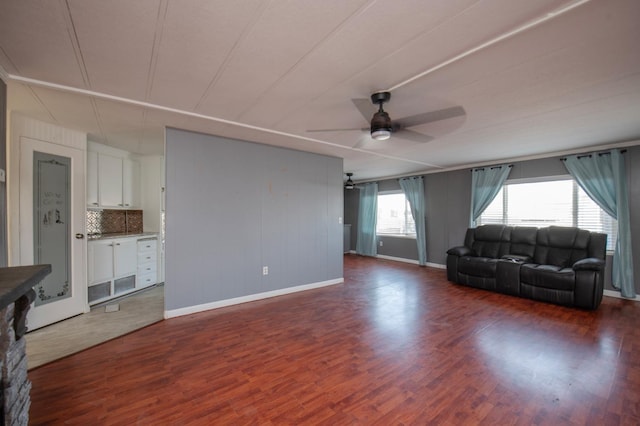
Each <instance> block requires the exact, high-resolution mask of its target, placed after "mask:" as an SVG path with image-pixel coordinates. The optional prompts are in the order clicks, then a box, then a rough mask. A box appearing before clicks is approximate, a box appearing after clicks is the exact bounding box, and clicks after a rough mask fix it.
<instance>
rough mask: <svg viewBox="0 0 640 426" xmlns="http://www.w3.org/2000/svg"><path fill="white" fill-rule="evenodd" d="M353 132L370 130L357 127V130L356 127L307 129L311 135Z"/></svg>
mask: <svg viewBox="0 0 640 426" xmlns="http://www.w3.org/2000/svg"><path fill="white" fill-rule="evenodd" d="M351 130H359V131H362V130H369V129H363V128H361V127H357V128H356V127H351V128H348V129H307V130H305V132H309V133H313V132H348V131H351Z"/></svg>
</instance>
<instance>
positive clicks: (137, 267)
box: [87, 237, 157, 305]
mask: <svg viewBox="0 0 640 426" xmlns="http://www.w3.org/2000/svg"><path fill="white" fill-rule="evenodd" d="M149 246H154V248H153V251H151V249H150V247H149ZM155 247H157V240H156V239H148V238H145V239H141V238H138V237H125V238H112V239H105V240H96V241H90V242H89V253H88V254H89V271H88V272H89V274H88V275H89V288H88V292H87V294H88V299H89V304H90V305H93V304H96V303H100V302H104V301H106V300H109V299H112V298H114V297H117V296H122V295H124V294H127V293H130V292H132V291H135V290H138V289H141V288H143V287H147V286H149V285H153V284H156V274H157V271H156V270H157V266H156V265H157V262H156V256H157V254H156V249H155ZM147 252H148V253H147ZM147 256H148V257H149V259H147Z"/></svg>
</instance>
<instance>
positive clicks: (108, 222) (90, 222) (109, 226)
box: [87, 209, 143, 235]
mask: <svg viewBox="0 0 640 426" xmlns="http://www.w3.org/2000/svg"><path fill="white" fill-rule="evenodd" d="M142 232H143V226H142V210H110V209H104V210H87V234H89V235H94V234H123V233H130V234H139V233H142Z"/></svg>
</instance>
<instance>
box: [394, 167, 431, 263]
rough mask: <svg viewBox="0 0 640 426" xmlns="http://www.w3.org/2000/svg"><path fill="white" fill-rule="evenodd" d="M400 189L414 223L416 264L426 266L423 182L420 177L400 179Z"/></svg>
mask: <svg viewBox="0 0 640 426" xmlns="http://www.w3.org/2000/svg"><path fill="white" fill-rule="evenodd" d="M400 187H401V188H402V190H403V191H404V195H405V196H406V197H407V200H409V206H410V207H411V215H412V216H413V221H414V222H415V223H416V244H417V245H418V263H419V264H420V265H423V266H424V265H426V264H427V237H426V233H425V213H426V209H425V204H424V182H423V179H422V176H418V177H410V178H403V179H400Z"/></svg>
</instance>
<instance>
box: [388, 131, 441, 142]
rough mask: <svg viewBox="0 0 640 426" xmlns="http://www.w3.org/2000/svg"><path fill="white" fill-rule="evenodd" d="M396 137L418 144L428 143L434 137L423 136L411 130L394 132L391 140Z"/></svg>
mask: <svg viewBox="0 0 640 426" xmlns="http://www.w3.org/2000/svg"><path fill="white" fill-rule="evenodd" d="M395 135H397V136H398V137H399V138H402V139H406V140H408V141H413V142H418V143H427V142H431V141H432V140H433V137H431V136H429V135H423V134H422V133H418V132H414V131H413V130H409V129H399V130H397V131H395V132H393V133H392V135H391V139H393V137H394V136H395Z"/></svg>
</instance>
